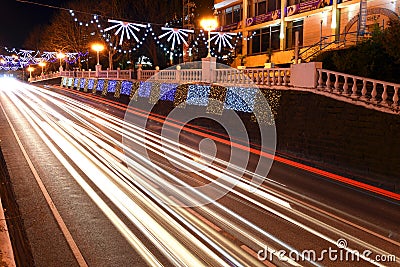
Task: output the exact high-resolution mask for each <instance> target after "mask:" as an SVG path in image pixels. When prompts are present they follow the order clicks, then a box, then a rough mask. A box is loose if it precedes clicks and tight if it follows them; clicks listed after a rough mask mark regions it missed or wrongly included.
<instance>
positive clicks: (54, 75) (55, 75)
mask: <svg viewBox="0 0 400 267" xmlns="http://www.w3.org/2000/svg"><path fill="white" fill-rule="evenodd" d="M61 76H62V73H61V74H60V72H54V73H49V74H45V75H39V76H36V77H32V78H29V82H31V83H32V82H40V81H45V80H50V79H54V78H58V77H61Z"/></svg>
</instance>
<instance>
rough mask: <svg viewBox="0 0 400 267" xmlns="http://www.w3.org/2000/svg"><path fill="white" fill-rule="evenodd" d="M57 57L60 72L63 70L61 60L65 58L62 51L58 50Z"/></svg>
mask: <svg viewBox="0 0 400 267" xmlns="http://www.w3.org/2000/svg"><path fill="white" fill-rule="evenodd" d="M57 58H58V59H59V60H60V72H61V71H62V70H63V68H62V62H61V61H62V60H63V59H64V58H65V54H64V53H63V52H58V53H57Z"/></svg>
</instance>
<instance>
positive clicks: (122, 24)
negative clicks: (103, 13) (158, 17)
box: [104, 19, 146, 45]
mask: <svg viewBox="0 0 400 267" xmlns="http://www.w3.org/2000/svg"><path fill="white" fill-rule="evenodd" d="M108 22H111V23H116V24H115V25H113V26H111V27H108V28H107V29H105V30H104V32H107V31H109V30H112V29H114V28H118V29H117V31H116V32H115V35H118V34H119V33H120V32H121V38H120V40H119V45H122V42H123V41H124V36H125V34H126V37H127V38H128V40H130V39H131V36H132V37H133V38H134V39H135V40H136V42H139V39H138V38H137V36H136V34H135V32H133V30H135V31H137V32H139V31H140V29H139V28H138V27H142V28H146V25H144V24H139V23H130V22H126V21H120V20H114V19H109V20H108Z"/></svg>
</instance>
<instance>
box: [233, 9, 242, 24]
mask: <svg viewBox="0 0 400 267" xmlns="http://www.w3.org/2000/svg"><path fill="white" fill-rule="evenodd" d="M242 16H243V14H242V5H236V6H234V7H233V22H234V23H236V22H239V21H241V20H242Z"/></svg>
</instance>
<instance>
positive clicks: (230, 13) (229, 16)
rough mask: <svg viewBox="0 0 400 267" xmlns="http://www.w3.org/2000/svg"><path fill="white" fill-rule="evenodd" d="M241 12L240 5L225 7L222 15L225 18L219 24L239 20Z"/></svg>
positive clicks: (228, 23)
mask: <svg viewBox="0 0 400 267" xmlns="http://www.w3.org/2000/svg"><path fill="white" fill-rule="evenodd" d="M242 13H243V12H242V5H235V6H233V7H228V8H226V9H225V10H224V15H223V16H222V17H223V18H225V20H224V21H223V23H220V25H230V24H233V23H238V22H240V21H241V20H242V17H243V14H242ZM221 20H222V19H221Z"/></svg>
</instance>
